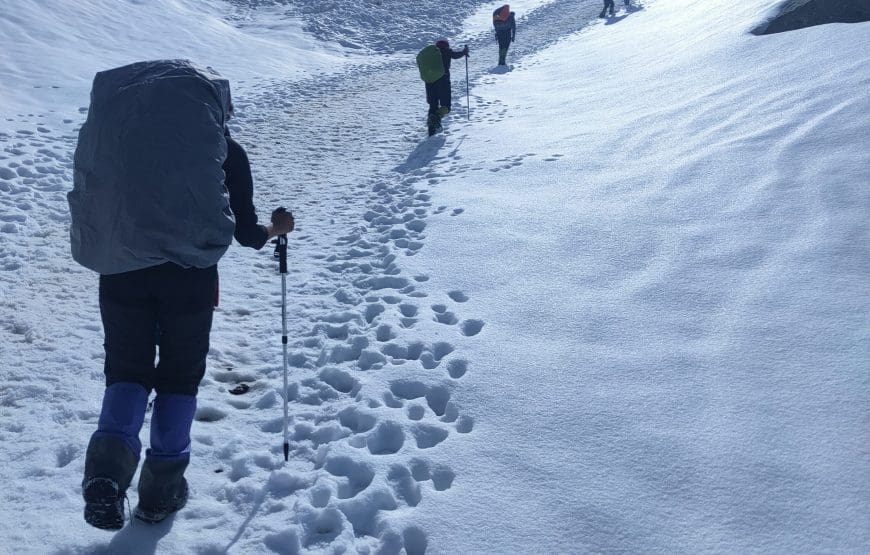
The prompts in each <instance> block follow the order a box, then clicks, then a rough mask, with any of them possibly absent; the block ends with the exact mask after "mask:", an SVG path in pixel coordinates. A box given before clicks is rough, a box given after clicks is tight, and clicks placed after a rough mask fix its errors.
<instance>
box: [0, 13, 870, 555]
mask: <svg viewBox="0 0 870 555" xmlns="http://www.w3.org/2000/svg"><path fill="white" fill-rule="evenodd" d="M51 4H52V5H51V6H50V7H46V3H45V2H41V1H37V0H20V1H19V2H16V3H15V9H14V10H8V9H4V10H3V12H2V13H0V46H2V52H3V56H2V57H0V99H2V102H0V104H2V106H3V110H2V117H0V483H2V484H3V487H2V488H0V538H2V539H0V552H4V553H5V552H10V553H13V552H14V553H56V554H62V553H63V554H72V553H76V554H77V553H201V554H209V553H226V552H228V553H273V552H274V553H371V554H374V553H384V554H387V553H401V552H402V551H403V550H404V552H405V553H407V554H409V555H412V554H418V553H424V552H428V553H499V554H501V553H529V552H539V553H560V554H561V553H586V552H604V551H608V552H611V551H619V552H662V553H672V552H741V553H742V552H776V553H794V552H837V553H863V552H867V551H870V247H868V245H870V217H868V216H870V154H868V151H870V96H868V95H867V92H866V91H868V90H870V51H868V49H867V48H866V45H867V44H870V24H867V23H862V24H852V25H844V24H836V25H824V26H818V27H813V28H809V29H803V30H800V31H794V32H788V33H781V34H776V35H770V36H765V37H757V36H754V35H751V34H749V33H748V31H749V30H750V29H752V28H753V27H755V26H756V25H757V24H758V23H759V22H761V21H763V20H764V19H765V18H766V17H768V16H769V13H770V10H771V9H772V8H774V7H775V6H776V4H777V2H775V1H773V0H751V1H746V0H716V1H709V0H708V1H705V2H699V1H695V0H669V1H664V0H647V2H646V4H645V5H644V6H643V7H642V9H640V8H635V9H631V10H624V9H623V10H622V11H620V12H619V13H618V14H617V16H616V17H614V18H610V19H608V20H598V19H596V18H595V16H596V15H597V12H598V11H599V10H600V5H599V3H598V2H583V3H578V2H576V1H573V0H572V1H569V0H553V1H549V2H544V1H533V0H527V1H525V2H516V3H512V4H511V5H512V8H513V9H514V10H516V11H517V15H518V16H519V18H520V20H519V21H520V26H519V30H518V34H517V43H516V45H515V48H514V49H513V50H512V51H511V54H509V61H510V62H512V66H510V68H507V69H505V68H497V67H495V65H494V62H495V59H496V46H495V43H494V41H493V40H492V38H491V35H490V34H489V31H488V13H490V12H491V10H492V9H493V7H494V6H492V5H489V4H485V3H483V2H453V1H448V2H443V1H441V2H434V1H433V2H429V1H425V2H423V1H421V2H420V3H408V2H400V1H391V0H383V1H381V2H373V3H372V4H373V5H374V6H377V8H374V7H373V8H372V11H370V12H366V13H365V14H361V15H359V16H358V17H356V18H346V17H345V18H344V19H342V17H343V14H346V13H347V12H348V7H351V8H353V7H354V6H356V5H358V4H359V3H351V2H343V1H335V2H329V3H325V2H319V1H315V0H310V1H307V2H280V1H256V0H251V1H242V0H234V1H233V2H222V1H220V0H176V1H169V0H158V1H154V2H115V1H108V0H89V1H85V2H75V3H73V2H56V3H51ZM407 4H415V7H408V6H406V5H407ZM439 6H441V7H442V8H439ZM356 9H359V8H356ZM439 14H441V15H443V17H442V18H441V19H440V21H441V22H442V24H443V26H444V27H443V30H439V29H438V28H437V27H433V25H432V21H433V20H435V21H438V18H437V17H436V16H438V15H439ZM445 14H446V15H445ZM416 18H419V19H420V20H425V21H426V23H425V24H423V23H421V24H420V25H419V27H417V26H415V25H414V22H415V21H417V19H416ZM346 20H349V22H348V23H346V25H345V24H344V23H342V24H341V25H339V24H338V23H337V22H343V21H346ZM129 21H136V22H137V25H135V26H131V25H130V24H129V23H128V22H129ZM442 35H443V36H446V37H447V38H449V39H450V40H451V42H453V43H455V44H463V43H465V42H468V43H469V44H470V45H471V50H472V56H471V58H470V60H469V66H468V67H469V75H470V90H471V102H470V104H471V113H470V118H468V116H469V114H468V112H467V110H466V99H465V87H464V84H465V83H464V77H465V66H464V63H463V61H462V60H459V61H457V62H456V63H455V65H454V69H453V80H454V112H453V114H452V115H451V116H449V117H448V118H447V120H446V128H445V133H444V134H441V135H436V136H435V137H431V138H426V137H425V130H424V129H423V120H424V116H425V104H424V101H423V90H422V88H423V87H422V84H421V83H420V81H419V79H418V77H417V75H416V68H415V67H414V64H413V54H414V53H415V52H416V50H417V48H418V47H420V46H423V45H424V44H425V43H426V42H427V41H428V40H430V39H432V38H434V37H435V36H442ZM163 56H172V57H190V58H192V59H194V60H196V61H197V62H199V63H202V64H207V65H212V66H213V67H215V68H216V69H218V70H219V71H221V72H222V73H223V74H225V75H226V76H228V77H229V78H230V79H231V81H232V84H233V86H234V99H235V103H236V107H237V113H238V118H237V119H236V120H234V123H233V131H234V136H236V137H237V138H238V139H239V140H240V142H242V144H244V145H245V146H246V147H247V148H248V149H249V154H250V156H251V160H252V164H253V165H254V170H255V181H256V184H257V190H256V199H255V200H256V203H257V205H258V207H259V209H260V213H261V214H262V215H263V216H265V215H266V214H268V212H269V211H270V210H271V208H273V207H274V206H276V205H278V204H286V205H288V206H290V207H291V208H293V210H294V212H295V213H296V215H297V220H298V224H299V225H298V230H297V231H296V232H294V233H293V234H292V235H291V274H290V276H289V280H288V306H289V313H290V319H289V327H290V335H291V357H290V362H291V368H290V371H291V380H292V386H291V388H290V391H289V398H290V414H291V416H292V424H291V430H292V445H291V460H290V462H289V463H284V461H283V456H282V454H281V441H282V438H281V427H282V399H281V381H282V359H281V345H280V333H281V331H280V324H281V322H280V296H281V290H280V278H279V276H278V274H277V264H276V263H275V261H274V260H273V258H272V255H271V251H270V249H268V248H264V249H263V250H262V251H260V252H254V251H251V250H249V249H243V248H242V247H238V246H234V247H232V248H231V249H230V251H229V252H228V254H227V256H226V257H225V258H224V260H223V261H222V263H221V295H222V298H221V306H220V308H219V309H218V311H217V313H216V318H215V323H214V328H213V333H212V349H211V353H210V356H209V370H208V372H207V377H206V379H205V380H204V382H203V386H202V388H201V390H200V401H199V410H198V412H197V422H196V423H195V424H194V430H193V436H194V445H193V461H192V464H191V467H190V470H189V472H188V478H189V480H190V482H191V487H192V492H193V495H192V498H191V500H190V503H189V504H188V506H187V507H186V508H185V509H184V510H183V511H181V512H180V513H179V514H178V515H177V516H176V517H175V518H173V519H172V520H171V521H168V522H166V523H163V524H161V525H158V526H154V527H150V526H145V525H141V524H138V525H137V524H134V525H130V526H127V527H126V528H125V529H123V530H122V531H120V532H118V533H116V534H108V533H105V532H101V531H98V530H95V529H91V528H89V527H88V526H87V525H86V524H85V523H84V522H83V520H82V518H81V509H82V502H81V497H80V496H81V492H80V487H79V483H80V480H81V473H82V468H83V457H84V448H85V446H86V443H87V439H88V437H89V435H90V433H91V432H92V431H93V429H94V428H95V425H96V418H97V411H98V410H99V400H100V396H101V393H102V387H103V384H102V346H101V342H102V329H101V325H100V321H99V310H98V306H97V302H96V301H97V292H96V276H95V275H93V274H92V273H90V272H89V271H87V270H84V269H83V268H80V267H78V266H77V265H76V264H75V263H74V262H73V261H72V260H71V258H70V255H69V245H68V226H69V216H68V209H67V204H66V197H65V195H66V193H67V192H68V191H69V190H70V188H71V182H72V175H71V165H72V151H73V149H74V147H75V141H76V130H77V128H78V126H79V125H80V124H81V123H82V121H83V120H84V112H85V111H86V107H87V101H88V97H87V95H88V88H89V83H90V80H91V78H92V77H93V73H94V72H95V71H98V70H100V69H105V68H108V67H113V66H115V65H120V64H122V63H127V62H130V61H135V60H139V59H148V58H154V57H163ZM241 385H244V386H247V387H248V388H249V389H248V390H247V391H245V392H242V393H240V394H235V393H233V391H235V392H236V393H238V392H240V391H243V390H244V389H245V388H244V387H242V388H240V387H239V386H241ZM142 438H143V441H144V442H145V443H146V445H147V438H148V435H147V425H146V428H145V430H143V434H142ZM129 493H130V502H131V503H132V504H133V505H135V502H136V493H135V491H133V490H131V491H130V492H129Z"/></svg>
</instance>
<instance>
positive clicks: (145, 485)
mask: <svg viewBox="0 0 870 555" xmlns="http://www.w3.org/2000/svg"><path fill="white" fill-rule="evenodd" d="M189 461H190V455H189V454H185V455H182V456H179V457H171V458H164V457H152V456H146V457H145V463H144V464H143V465H142V472H140V473H139V505H138V506H137V507H136V509H135V510H134V511H133V516H135V517H136V518H137V519H139V520H142V521H144V522H148V523H150V524H156V523H158V522H161V521H162V520H164V519H165V518H166V517H168V516H169V515H171V514H172V513H174V512H176V511H178V510H179V509H181V508H182V507H184V505H185V504H186V503H187V498H188V495H189V489H188V486H187V480H185V479H184V471H185V469H186V468H187V464H188V462H189Z"/></svg>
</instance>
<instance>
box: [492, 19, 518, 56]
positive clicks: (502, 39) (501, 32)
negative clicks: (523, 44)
mask: <svg viewBox="0 0 870 555" xmlns="http://www.w3.org/2000/svg"><path fill="white" fill-rule="evenodd" d="M492 26H493V27H494V28H495V40H496V42H498V65H500V66H503V65H507V61H506V59H507V52H508V48H509V47H510V45H511V43H512V42H514V40H516V38H517V21H516V13H514V12H512V11H510V6H509V5H508V4H505V5H504V6H502V7H500V8H498V9H497V10H495V11H494V12H492Z"/></svg>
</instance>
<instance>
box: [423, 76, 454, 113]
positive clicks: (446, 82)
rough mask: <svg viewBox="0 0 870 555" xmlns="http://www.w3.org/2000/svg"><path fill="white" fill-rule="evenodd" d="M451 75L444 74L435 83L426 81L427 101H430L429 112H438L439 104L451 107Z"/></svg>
mask: <svg viewBox="0 0 870 555" xmlns="http://www.w3.org/2000/svg"><path fill="white" fill-rule="evenodd" d="M450 97H451V91H450V76H449V75H444V76H442V77H441V78H440V79H438V80H437V81H435V82H434V83H426V102H427V103H429V113H430V114H435V113H437V112H438V107H439V106H444V107H445V108H450V102H451V98H450Z"/></svg>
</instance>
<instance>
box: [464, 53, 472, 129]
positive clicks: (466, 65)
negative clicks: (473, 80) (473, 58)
mask: <svg viewBox="0 0 870 555" xmlns="http://www.w3.org/2000/svg"><path fill="white" fill-rule="evenodd" d="M465 48H468V45H467V44H466V45H465ZM465 105H466V106H467V108H466V110H465V115H466V116H467V119H468V121H471V97H470V96H469V94H468V54H466V55H465Z"/></svg>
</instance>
